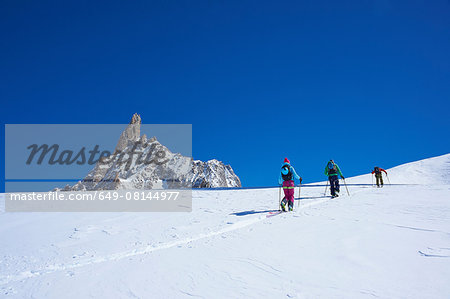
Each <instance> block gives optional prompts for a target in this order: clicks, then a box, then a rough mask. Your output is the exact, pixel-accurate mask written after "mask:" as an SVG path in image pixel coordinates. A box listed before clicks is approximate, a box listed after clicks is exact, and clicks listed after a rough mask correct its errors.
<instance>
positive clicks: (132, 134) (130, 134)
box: [115, 113, 142, 152]
mask: <svg viewBox="0 0 450 299" xmlns="http://www.w3.org/2000/svg"><path fill="white" fill-rule="evenodd" d="M141 123H142V121H141V116H140V115H139V114H137V113H135V114H133V117H131V121H130V124H129V125H128V126H127V128H126V129H125V130H124V131H123V132H122V134H121V135H120V138H119V141H118V142H117V146H116V149H115V151H116V152H118V151H123V150H124V149H125V148H126V147H127V145H128V141H137V140H139V138H141Z"/></svg>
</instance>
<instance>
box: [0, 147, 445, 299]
mask: <svg viewBox="0 0 450 299" xmlns="http://www.w3.org/2000/svg"><path fill="white" fill-rule="evenodd" d="M449 161H450V155H445V156H441V157H437V158H432V159H427V160H423V161H419V162H415V163H412V164H406V165H402V166H399V167H396V168H393V169H392V170H388V172H389V174H390V179H391V182H392V183H400V182H402V183H411V182H412V183H414V184H417V183H422V184H421V185H392V186H385V187H384V188H373V187H372V186H370V185H365V186H353V185H351V186H349V191H350V193H351V196H345V189H342V190H341V194H342V196H341V197H339V198H338V199H336V200H331V199H330V198H329V197H328V196H327V197H324V196H323V192H324V189H325V188H324V187H323V186H320V187H310V186H309V187H307V186H305V187H304V188H302V190H301V200H300V201H296V203H295V205H296V206H295V207H296V210H295V211H294V212H291V213H283V214H279V215H275V216H272V217H267V216H269V215H270V214H269V213H270V211H273V210H277V208H278V192H279V190H278V189H277V188H268V189H256V190H255V189H252V190H248V189H247V190H218V191H212V190H195V191H194V201H193V212H192V213H0V248H1V249H0V250H1V251H0V297H4V298H31V297H32V298H86V297H94V298H95V297H99V298H188V297H200V298H261V297H265V298H372V297H381V298H449V297H450V196H449V192H450V183H449V177H450V174H449ZM380 166H381V165H380ZM413 166H414V167H413ZM347 182H348V183H350V182H352V183H356V182H363V183H367V184H370V183H371V178H370V175H366V177H365V178H364V177H357V178H349V179H347ZM297 192H298V189H296V196H298V195H297ZM298 204H299V205H300V206H299V208H297V207H298V206H297V205H298Z"/></svg>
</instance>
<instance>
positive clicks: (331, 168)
mask: <svg viewBox="0 0 450 299" xmlns="http://www.w3.org/2000/svg"><path fill="white" fill-rule="evenodd" d="M327 167H328V174H336V173H337V168H336V164H334V163H333V162H331V161H330V162H328V165H327Z"/></svg>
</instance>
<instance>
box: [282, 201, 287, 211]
mask: <svg viewBox="0 0 450 299" xmlns="http://www.w3.org/2000/svg"><path fill="white" fill-rule="evenodd" d="M281 210H282V211H283V212H286V204H285V203H284V202H283V201H282V202H281Z"/></svg>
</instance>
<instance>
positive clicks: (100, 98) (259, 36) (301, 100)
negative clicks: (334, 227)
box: [0, 0, 450, 187]
mask: <svg viewBox="0 0 450 299" xmlns="http://www.w3.org/2000/svg"><path fill="white" fill-rule="evenodd" d="M0 31H1V38H0V97H1V110H2V118H1V120H2V124H5V123H128V122H129V120H130V118H131V115H132V114H133V113H135V112H138V113H140V114H141V116H142V119H143V122H144V123H162V124H164V123H168V124H171V123H189V124H193V155H194V158H195V159H201V160H207V159H212V158H217V159H219V160H222V161H224V162H225V163H229V164H231V165H232V167H233V168H234V170H235V172H236V173H237V174H238V175H239V176H240V177H241V179H242V182H243V184H244V185H245V186H268V185H275V184H276V179H277V176H278V172H279V169H280V166H281V163H282V160H283V159H284V157H288V158H289V159H290V160H291V162H292V164H293V166H294V167H296V169H297V170H298V171H299V172H300V174H301V175H302V176H303V177H304V179H305V181H307V182H313V181H317V180H323V179H324V176H323V168H324V167H325V163H326V161H327V160H329V159H331V158H333V159H335V161H336V162H337V163H338V164H339V165H340V167H341V169H342V171H343V172H344V175H346V176H353V175H357V174H362V173H367V172H368V171H370V169H371V167H372V166H374V164H377V165H379V166H381V167H385V168H388V167H391V166H395V165H397V164H401V163H405V162H409V161H413V160H417V159H422V158H427V157H431V156H436V155H441V154H445V153H448V152H450V138H449V136H450V134H449V133H450V117H449V115H450V114H449V111H450V54H449V53H450V2H449V1H448V0H436V1H383V0H380V1H368V0H367V1H361V0H355V1H120V2H119V1H50V2H48V1H6V0H5V1H1V2H0ZM1 137H2V138H1V140H2V143H4V131H3V130H2V136H1ZM1 151H2V152H0V154H1V156H2V157H4V145H2V146H1ZM2 163H4V161H2ZM2 166H3V165H2ZM2 178H3V173H2ZM2 187H3V186H2Z"/></svg>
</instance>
